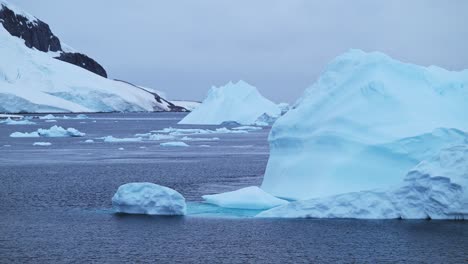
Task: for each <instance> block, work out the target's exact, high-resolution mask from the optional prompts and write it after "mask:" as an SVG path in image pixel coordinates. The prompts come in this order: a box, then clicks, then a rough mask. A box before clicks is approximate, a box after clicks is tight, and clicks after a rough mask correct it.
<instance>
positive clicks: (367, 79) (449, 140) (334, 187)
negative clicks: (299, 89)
mask: <svg viewBox="0 0 468 264" xmlns="http://www.w3.org/2000/svg"><path fill="white" fill-rule="evenodd" d="M467 102H468V70H464V71H460V72H454V71H453V72H452V71H447V70H444V69H441V68H437V67H428V68H425V67H421V66H417V65H412V64H405V63H402V62H399V61H396V60H394V59H391V58H390V57H388V56H386V55H384V54H382V53H377V52H373V53H365V52H363V51H359V50H352V51H350V52H347V53H345V54H343V55H341V56H339V57H337V58H336V59H335V60H333V61H332V62H331V63H330V64H329V65H328V66H327V68H326V70H325V72H324V73H323V74H322V75H321V77H320V78H319V79H318V81H317V82H316V83H315V84H313V85H312V86H311V87H310V88H308V89H307V90H306V91H305V93H304V95H303V96H302V98H301V99H299V100H298V102H297V103H296V104H295V105H294V107H293V109H291V110H289V111H288V112H287V113H286V114H285V115H284V116H282V117H280V118H279V119H278V120H277V121H276V122H275V124H274V125H273V127H272V130H271V132H270V136H269V142H270V158H269V160H268V165H267V168H266V172H265V177H264V180H263V183H262V189H263V190H265V191H267V192H269V193H271V194H272V195H275V196H277V197H283V198H290V199H309V198H318V197H324V196H330V195H337V194H341V193H348V192H357V191H361V190H371V189H375V188H388V186H392V185H396V184H399V183H401V182H402V181H403V178H404V175H405V173H406V172H407V171H408V170H409V169H411V168H412V167H414V166H415V165H416V164H418V163H419V162H420V161H422V160H423V159H424V158H426V157H427V156H428V155H433V154H434V153H438V151H440V149H442V148H446V147H450V146H453V145H454V144H459V143H460V142H461V141H465V142H466V133H464V132H463V131H468V116H467V114H466V113H468V104H467Z"/></svg>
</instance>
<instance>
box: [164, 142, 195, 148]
mask: <svg viewBox="0 0 468 264" xmlns="http://www.w3.org/2000/svg"><path fill="white" fill-rule="evenodd" d="M159 145H160V146H161V147H189V145H188V144H187V143H185V142H182V141H170V142H164V143H161V144H159Z"/></svg>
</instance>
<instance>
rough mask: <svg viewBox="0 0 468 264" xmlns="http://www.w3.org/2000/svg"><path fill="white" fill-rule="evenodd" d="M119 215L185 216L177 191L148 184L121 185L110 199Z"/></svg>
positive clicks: (182, 203) (182, 202) (183, 205)
mask: <svg viewBox="0 0 468 264" xmlns="http://www.w3.org/2000/svg"><path fill="white" fill-rule="evenodd" d="M112 206H113V207H114V210H115V211H116V212H119V213H127V214H148V215H185V214H186V211H187V209H186V207H187V206H186V204H185V198H184V197H183V196H182V195H181V194H180V193H178V192H177V191H175V190H173V189H170V188H168V187H164V186H161V185H157V184H154V183H148V182H134V183H127V184H124V185H121V186H120V187H119V189H118V190H117V192H116V193H115V194H114V197H112Z"/></svg>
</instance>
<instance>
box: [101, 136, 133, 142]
mask: <svg viewBox="0 0 468 264" xmlns="http://www.w3.org/2000/svg"><path fill="white" fill-rule="evenodd" d="M102 139H104V142H109V143H115V142H117V143H123V142H140V141H141V140H142V138H141V137H137V138H116V137H113V136H107V137H103V138H102Z"/></svg>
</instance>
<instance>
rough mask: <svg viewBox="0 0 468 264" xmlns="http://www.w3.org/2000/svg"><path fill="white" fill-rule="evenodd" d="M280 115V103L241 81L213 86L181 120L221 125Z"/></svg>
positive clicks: (183, 121)
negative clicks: (199, 102) (272, 100)
mask: <svg viewBox="0 0 468 264" xmlns="http://www.w3.org/2000/svg"><path fill="white" fill-rule="evenodd" d="M264 114H266V115H268V116H269V117H273V118H277V117H279V116H280V115H281V109H280V107H279V106H278V105H276V104H275V103H273V102H271V101H270V100H268V99H266V98H265V97H263V96H262V95H261V94H260V93H259V92H258V90H257V88H255V87H253V86H252V85H250V84H248V83H246V82H244V81H239V82H237V83H232V82H229V83H228V84H226V85H225V86H222V87H212V88H211V89H210V91H209V92H208V95H207V97H206V98H205V100H203V102H202V104H201V105H200V106H198V107H197V108H196V109H195V110H193V111H192V112H191V113H190V114H188V115H187V116H186V117H185V118H184V119H182V120H181V121H180V122H179V124H198V125H219V124H222V123H223V122H237V123H239V124H244V125H251V124H254V123H255V121H256V120H257V119H258V118H259V117H261V116H262V115H264Z"/></svg>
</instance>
